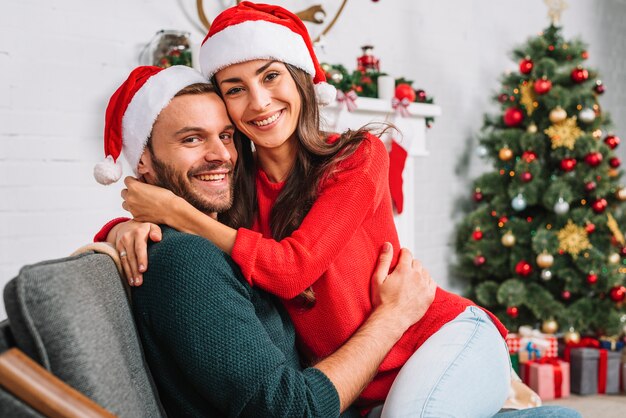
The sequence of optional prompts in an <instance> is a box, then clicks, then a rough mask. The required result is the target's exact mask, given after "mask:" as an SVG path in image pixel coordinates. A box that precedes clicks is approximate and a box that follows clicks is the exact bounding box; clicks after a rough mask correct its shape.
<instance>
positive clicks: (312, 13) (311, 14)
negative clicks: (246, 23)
mask: <svg viewBox="0 0 626 418" xmlns="http://www.w3.org/2000/svg"><path fill="white" fill-rule="evenodd" d="M347 2H348V0H343V1H342V3H341V6H339V9H338V10H337V13H336V14H335V16H334V17H333V18H332V20H331V21H330V23H329V24H328V26H327V27H326V29H324V30H323V31H322V33H321V34H320V35H319V36H318V37H317V38H315V40H314V41H313V42H318V41H319V40H320V38H321V37H322V36H325V35H326V34H327V33H328V32H329V31H330V29H331V28H332V27H333V26H334V25H335V23H336V22H337V19H338V18H339V15H340V14H341V12H343V9H344V7H345V6H346V3H347ZM203 3H204V0H196V7H197V9H198V17H199V18H200V22H201V23H202V26H204V27H205V28H206V30H207V31H208V30H209V29H211V22H210V21H209V19H208V18H207V16H206V14H205V13H204V4H203ZM239 3H241V0H237V4H239ZM319 12H322V13H323V14H324V16H326V12H325V11H324V9H323V8H322V6H321V5H320V4H316V5H313V6H311V7H309V8H308V9H305V10H302V11H299V12H297V13H296V15H297V16H298V17H299V18H300V19H302V20H303V21H305V22H313V23H318V24H320V23H324V21H323V20H320V19H318V18H317V17H316V14H317V13H319Z"/></svg>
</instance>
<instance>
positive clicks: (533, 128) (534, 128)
mask: <svg viewBox="0 0 626 418" xmlns="http://www.w3.org/2000/svg"><path fill="white" fill-rule="evenodd" d="M526 132H528V133H530V134H536V133H537V125H535V124H534V123H531V124H530V125H528V128H526Z"/></svg>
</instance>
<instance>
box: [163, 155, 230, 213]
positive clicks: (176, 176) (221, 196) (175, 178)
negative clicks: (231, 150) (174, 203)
mask: <svg viewBox="0 0 626 418" xmlns="http://www.w3.org/2000/svg"><path fill="white" fill-rule="evenodd" d="M151 157H152V167H153V169H154V173H155V177H156V179H155V180H156V186H159V187H163V188H165V189H168V190H170V191H171V192H173V193H174V194H175V195H177V196H180V197H182V198H183V199H185V200H186V201H187V202H189V203H190V204H191V205H192V206H193V207H195V208H196V209H198V210H199V211H201V212H204V213H207V214H208V213H222V212H225V211H227V210H228V209H230V207H231V206H232V204H233V188H234V181H233V180H232V176H233V167H232V164H230V163H222V164H215V163H207V164H205V165H203V166H202V167H198V168H196V169H194V170H192V171H191V172H188V173H187V174H183V173H180V172H178V171H176V169H175V168H174V167H172V166H171V165H169V164H167V163H166V162H164V161H161V160H159V159H158V158H156V156H155V155H154V154H153V153H151ZM224 167H225V168H228V170H229V173H228V175H229V176H230V180H231V181H230V188H229V190H228V191H221V192H219V193H216V194H214V195H212V196H210V197H209V198H208V199H207V198H205V197H204V196H202V195H201V194H200V193H197V192H196V191H194V190H193V188H192V183H191V179H192V177H193V175H194V174H195V173H200V172H204V171H210V170H214V169H216V168H224ZM226 194H228V196H226Z"/></svg>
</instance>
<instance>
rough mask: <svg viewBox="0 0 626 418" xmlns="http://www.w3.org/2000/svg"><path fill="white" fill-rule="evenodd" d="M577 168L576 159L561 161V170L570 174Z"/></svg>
mask: <svg viewBox="0 0 626 418" xmlns="http://www.w3.org/2000/svg"><path fill="white" fill-rule="evenodd" d="M575 167H576V158H563V159H562V160H561V170H563V171H565V172H570V171H572V170H573V169H574V168H575Z"/></svg>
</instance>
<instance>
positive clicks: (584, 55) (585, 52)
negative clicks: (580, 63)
mask: <svg viewBox="0 0 626 418" xmlns="http://www.w3.org/2000/svg"><path fill="white" fill-rule="evenodd" d="M580 56H581V57H582V59H584V60H586V59H587V58H589V52H587V51H583V52H581V53H580Z"/></svg>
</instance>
